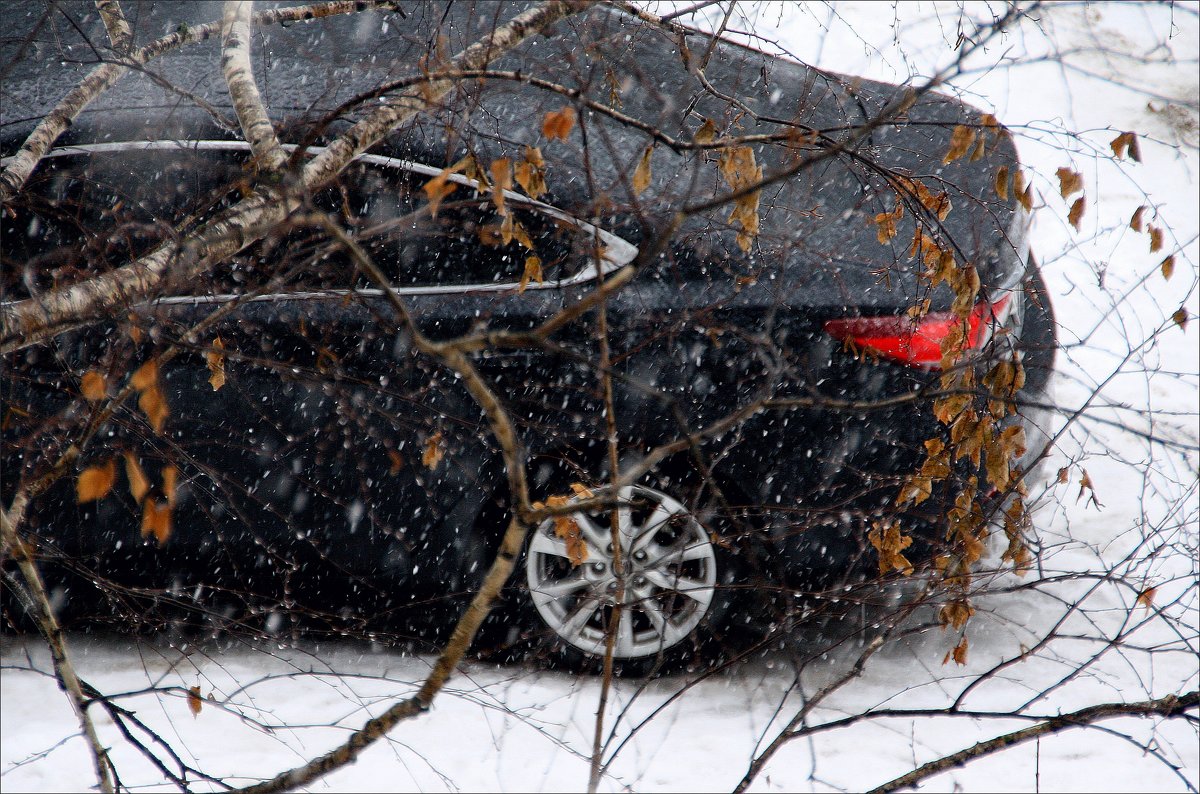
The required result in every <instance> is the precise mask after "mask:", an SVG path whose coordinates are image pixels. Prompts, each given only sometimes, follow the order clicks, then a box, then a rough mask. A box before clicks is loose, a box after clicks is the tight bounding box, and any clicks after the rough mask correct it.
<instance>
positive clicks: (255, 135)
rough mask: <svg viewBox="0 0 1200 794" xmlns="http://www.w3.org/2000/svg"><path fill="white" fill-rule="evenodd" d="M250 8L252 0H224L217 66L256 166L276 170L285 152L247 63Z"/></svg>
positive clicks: (282, 163)
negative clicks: (220, 50) (221, 42)
mask: <svg viewBox="0 0 1200 794" xmlns="http://www.w3.org/2000/svg"><path fill="white" fill-rule="evenodd" d="M253 7H254V3H253V0H226V2H225V16H224V19H223V21H222V26H221V27H222V36H223V38H224V40H225V43H224V52H223V53H222V55H221V69H222V71H223V72H224V74H225V82H226V84H227V85H228V86H229V97H230V99H232V100H233V109H234V111H235V112H236V113H237V117H238V121H239V122H241V125H242V133H243V134H244V135H245V137H246V141H247V142H248V143H249V144H250V151H252V152H253V153H254V156H255V158H257V159H258V161H259V166H260V168H262V169H263V170H264V171H267V172H276V171H279V170H280V169H281V168H283V166H284V164H285V163H286V162H287V155H285V154H284V153H283V150H282V149H280V148H279V139H278V138H277V137H276V136H275V128H274V127H273V126H271V119H270V117H268V115H267V109H266V107H265V106H264V105H263V102H262V95H261V94H260V93H259V91H258V84H257V83H255V81H254V69H253V67H251V65H250V13H251V11H252V10H253Z"/></svg>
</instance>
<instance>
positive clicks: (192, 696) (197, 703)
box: [187, 686, 204, 717]
mask: <svg viewBox="0 0 1200 794" xmlns="http://www.w3.org/2000/svg"><path fill="white" fill-rule="evenodd" d="M187 701H188V710H189V711H191V712H192V716H193V717H198V716H199V715H200V709H201V708H202V707H203V705H204V698H202V697H200V687H198V686H193V687H188V694H187Z"/></svg>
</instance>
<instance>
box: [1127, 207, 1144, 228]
mask: <svg viewBox="0 0 1200 794" xmlns="http://www.w3.org/2000/svg"><path fill="white" fill-rule="evenodd" d="M1146 209H1147V208H1146V205H1145V204H1143V205H1142V206H1140V207H1138V208H1137V209H1136V210H1134V211H1133V217H1132V218H1130V219H1129V228H1130V229H1133V230H1134V231H1135V232H1140V231H1142V229H1143V228H1144V227H1143V226H1142V216H1143V215H1145V214H1146Z"/></svg>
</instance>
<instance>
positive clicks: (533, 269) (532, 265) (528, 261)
mask: <svg viewBox="0 0 1200 794" xmlns="http://www.w3.org/2000/svg"><path fill="white" fill-rule="evenodd" d="M531 281H536V282H537V283H539V284H541V283H542V260H541V259H539V258H538V257H536V256H527V257H525V269H524V270H523V271H521V283H520V284H519V285H517V292H524V291H525V289H526V288H527V287H528V286H529V282H531Z"/></svg>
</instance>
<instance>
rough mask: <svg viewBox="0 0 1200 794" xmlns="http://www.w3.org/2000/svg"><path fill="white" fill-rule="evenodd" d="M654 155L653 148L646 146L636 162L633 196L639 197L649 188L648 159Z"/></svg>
mask: <svg viewBox="0 0 1200 794" xmlns="http://www.w3.org/2000/svg"><path fill="white" fill-rule="evenodd" d="M653 154H654V147H653V146H647V147H646V150H645V151H644V152H642V159H641V160H639V161H638V164H637V168H635V169H634V170H633V194H634V195H635V196H640V195H642V193H644V192H645V191H646V188H648V187H650V179H651V173H650V157H651V155H653Z"/></svg>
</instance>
